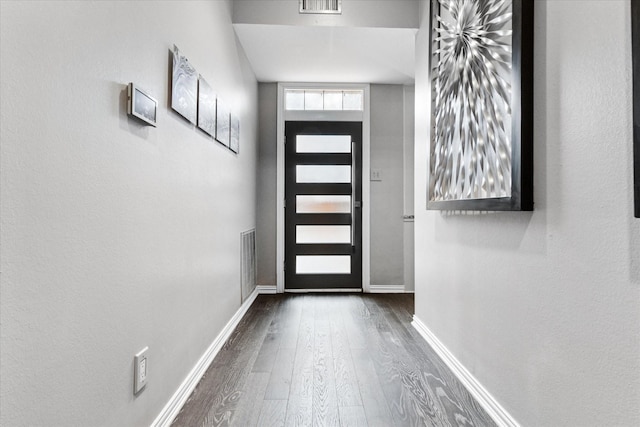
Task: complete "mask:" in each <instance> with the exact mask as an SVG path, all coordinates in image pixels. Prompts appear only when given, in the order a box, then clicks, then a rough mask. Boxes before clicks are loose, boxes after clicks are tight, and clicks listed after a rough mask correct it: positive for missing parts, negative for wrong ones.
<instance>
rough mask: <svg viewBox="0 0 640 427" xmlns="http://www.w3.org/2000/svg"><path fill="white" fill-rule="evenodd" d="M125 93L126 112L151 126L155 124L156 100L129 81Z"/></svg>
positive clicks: (156, 114) (156, 113)
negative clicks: (126, 100)
mask: <svg viewBox="0 0 640 427" xmlns="http://www.w3.org/2000/svg"><path fill="white" fill-rule="evenodd" d="M127 95H128V104H127V113H128V114H129V115H131V116H133V117H136V118H138V119H140V120H142V121H143V122H145V123H147V124H149V125H151V126H156V122H157V116H158V101H156V99H155V98H154V97H152V96H151V95H149V94H147V93H146V92H145V91H143V90H142V89H140V87H138V85H136V84H134V83H129V86H128V88H127Z"/></svg>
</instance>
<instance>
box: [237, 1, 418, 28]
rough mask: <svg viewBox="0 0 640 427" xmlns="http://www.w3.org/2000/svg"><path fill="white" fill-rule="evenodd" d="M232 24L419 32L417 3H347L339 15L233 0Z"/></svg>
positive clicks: (278, 3)
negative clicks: (406, 29)
mask: <svg viewBox="0 0 640 427" xmlns="http://www.w3.org/2000/svg"><path fill="white" fill-rule="evenodd" d="M233 3H234V6H233V22H234V23H235V24H267V25H302V26H315V25H321V26H340V27H382V28H418V24H419V20H418V0H375V1H371V0H347V1H343V2H342V14H339V15H337V14H300V13H299V4H298V0H234V1H233Z"/></svg>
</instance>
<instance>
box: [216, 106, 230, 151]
mask: <svg viewBox="0 0 640 427" xmlns="http://www.w3.org/2000/svg"><path fill="white" fill-rule="evenodd" d="M230 129H231V114H230V113H229V109H228V108H227V106H226V104H225V103H224V101H223V100H221V99H220V98H218V99H217V102H216V141H218V142H219V143H220V144H222V145H224V146H225V147H229V144H230V133H231V132H230Z"/></svg>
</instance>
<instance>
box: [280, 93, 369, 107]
mask: <svg viewBox="0 0 640 427" xmlns="http://www.w3.org/2000/svg"><path fill="white" fill-rule="evenodd" d="M284 95H285V97H284V104H285V109H286V110H289V111H296V110H297V111H362V110H363V109H364V91H362V90H335V89H332V90H324V89H286V90H285V91H284Z"/></svg>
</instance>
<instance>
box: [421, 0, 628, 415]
mask: <svg viewBox="0 0 640 427" xmlns="http://www.w3.org/2000/svg"><path fill="white" fill-rule="evenodd" d="M428 3H429V2H428V1H426V0H425V1H423V13H422V17H423V20H422V29H421V31H420V33H419V36H418V40H417V64H418V69H417V73H416V113H417V114H416V117H429V111H428V109H427V106H428V103H429V102H428V100H429V94H430V92H429V87H428V66H427V60H428V58H427V55H426V52H427V47H428V29H427V28H428V19H427V16H428V6H427V4H428ZM535 20H536V25H535V52H534V53H535V60H534V63H535V78H534V84H535V97H534V104H535V118H534V130H535V135H534V139H535V141H534V144H535V179H534V185H535V190H534V191H535V192H534V196H535V211H534V212H533V213H492V214H476V215H454V214H448V215H447V214H442V213H439V212H434V211H426V210H425V206H426V196H425V195H426V176H427V171H426V165H427V161H426V159H427V152H428V146H427V142H428V140H429V123H428V121H421V120H417V121H416V158H415V171H416V188H415V191H416V223H415V226H416V315H417V317H418V318H419V319H420V320H422V322H424V323H425V324H426V325H427V326H428V327H429V329H430V330H431V331H432V332H433V333H434V334H435V335H436V336H437V337H438V338H439V339H440V341H442V342H443V343H444V344H445V345H446V346H447V347H448V348H449V350H450V351H451V352H452V353H453V354H454V355H455V356H456V357H457V358H458V359H459V360H460V361H461V362H462V363H463V365H464V366H466V367H467V369H469V370H470V371H471V373H472V374H473V375H475V376H476V378H477V379H478V380H479V381H480V382H481V383H482V384H483V385H484V386H485V387H486V389H487V390H488V391H489V392H490V393H491V394H492V395H493V396H494V397H495V398H496V399H497V400H498V401H499V402H501V403H502V405H503V406H504V407H505V408H506V409H507V410H508V411H509V412H510V413H511V415H513V416H514V417H515V419H516V420H517V421H519V422H520V423H521V425H523V426H562V425H564V426H603V425H608V426H636V425H640V411H638V407H640V357H638V354H640V250H639V248H640V220H638V219H634V218H633V199H632V188H633V187H632V183H633V172H632V171H633V169H632V166H633V164H632V163H633V160H632V159H633V157H632V114H631V106H632V98H631V97H632V90H631V89H632V87H631V86H632V85H631V33H630V22H631V20H630V10H629V2H628V1H610V0H602V1H561V0H554V1H536V2H535Z"/></svg>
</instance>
